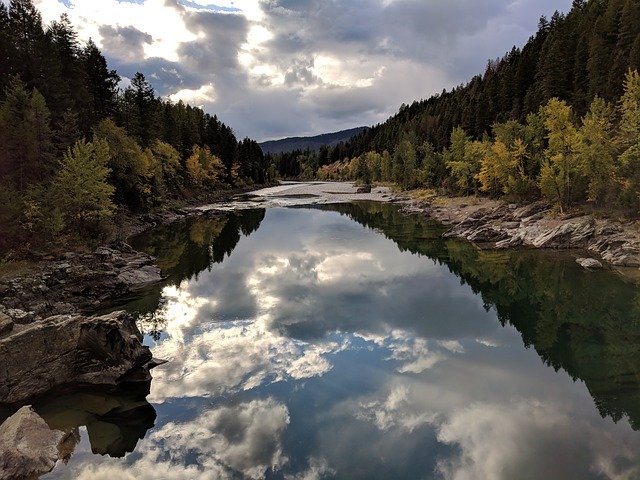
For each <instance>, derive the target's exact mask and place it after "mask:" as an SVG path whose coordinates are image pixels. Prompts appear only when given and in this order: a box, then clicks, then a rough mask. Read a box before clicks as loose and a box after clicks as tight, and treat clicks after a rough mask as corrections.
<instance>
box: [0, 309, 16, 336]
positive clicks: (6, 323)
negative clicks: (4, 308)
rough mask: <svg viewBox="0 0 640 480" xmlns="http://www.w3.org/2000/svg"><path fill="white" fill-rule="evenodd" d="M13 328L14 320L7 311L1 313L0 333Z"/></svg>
mask: <svg viewBox="0 0 640 480" xmlns="http://www.w3.org/2000/svg"><path fill="white" fill-rule="evenodd" d="M11 330H13V320H11V317H9V315H7V314H5V313H0V335H4V334H5V333H9V332H11Z"/></svg>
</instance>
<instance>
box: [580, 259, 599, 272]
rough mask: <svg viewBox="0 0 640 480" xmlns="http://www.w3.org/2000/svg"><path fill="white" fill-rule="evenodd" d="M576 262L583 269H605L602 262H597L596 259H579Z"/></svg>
mask: <svg viewBox="0 0 640 480" xmlns="http://www.w3.org/2000/svg"><path fill="white" fill-rule="evenodd" d="M576 262H577V264H578V265H580V266H581V267H582V268H586V269H588V270H597V269H600V268H603V265H602V262H600V261H598V260H596V259H595V258H577V259H576Z"/></svg>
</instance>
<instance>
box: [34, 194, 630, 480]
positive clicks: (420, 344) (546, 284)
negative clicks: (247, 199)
mask: <svg viewBox="0 0 640 480" xmlns="http://www.w3.org/2000/svg"><path fill="white" fill-rule="evenodd" d="M296 203H300V202H296ZM442 232H443V229H442V227H441V226H440V225H438V224H436V223H432V222H429V221H427V220H425V219H424V218H422V217H419V216H406V215H402V214H401V213H400V212H399V211H398V207H397V206H395V205H392V204H384V203H374V202H353V203H347V204H340V205H315V206H302V205H296V206H295V207H289V208H287V207H274V208H267V209H260V208H251V209H244V210H235V211H230V212H227V213H224V214H219V215H213V216H212V215H209V216H202V217H197V218H192V219H189V220H184V221H182V222H178V223H176V224H172V225H171V226H168V227H160V228H158V229H155V230H153V231H151V232H148V233H146V234H144V235H143V236H141V237H139V238H137V239H136V240H135V245H134V247H136V248H140V249H144V250H145V251H147V252H149V253H152V254H154V255H156V256H157V257H158V260H159V264H160V266H161V267H162V268H163V271H164V272H166V273H167V274H168V275H169V276H168V278H167V280H166V281H165V282H164V283H163V284H162V285H160V286H156V287H154V288H151V289H149V290H147V291H146V292H145V294H144V295H142V296H141V297H140V298H137V299H133V300H130V301H127V302H126V303H125V304H124V305H122V306H121V308H125V309H127V310H129V311H131V312H134V313H135V314H136V315H137V316H138V318H139V325H140V328H141V329H142V330H143V331H144V333H145V342H146V344H147V345H149V346H150V347H151V348H152V351H153V353H154V356H156V357H159V358H163V359H166V360H168V361H169V363H167V364H165V365H163V366H160V367H157V368H156V369H155V370H154V371H153V376H154V379H153V381H152V383H151V387H150V393H149V395H148V396H147V397H146V400H145V399H142V398H129V399H124V400H123V399H122V398H109V397H105V396H100V395H90V394H84V395H81V396H74V397H73V398H66V399H58V400H57V401H55V402H54V401H50V402H45V403H44V404H42V405H39V406H37V410H38V411H39V413H41V414H42V415H43V417H45V419H47V421H48V422H49V423H50V424H52V423H53V424H55V425H58V426H60V425H62V426H64V425H68V426H72V425H73V426H78V425H81V426H80V428H78V429H77V433H76V437H75V443H76V444H75V445H72V446H71V447H70V450H72V451H73V452H74V453H73V454H71V453H69V455H68V460H67V462H66V463H60V464H59V465H57V466H56V468H55V469H54V470H53V472H51V473H50V474H47V475H45V476H44V477H43V478H45V479H125V480H126V479H132V480H133V479H135V480H143V479H159V478H162V479H218V478H221V479H222V478H230V479H235V478H255V479H259V478H267V479H320V478H341V479H342V478H347V479H358V478H362V479H365V478H366V479H430V478H446V479H516V478H517V479H527V478H530V479H556V478H557V479H573V478H575V479H590V478H593V479H603V478H638V477H640V433H639V432H638V431H637V430H638V428H640V389H639V381H640V376H639V373H640V368H639V367H640V295H639V293H640V289H638V287H637V285H635V284H634V283H633V282H630V281H628V280H626V279H625V278H623V277H621V276H619V275H617V274H615V273H613V272H610V271H596V272H586V271H583V270H581V269H580V267H578V266H577V265H576V264H575V262H574V261H573V259H572V257H569V256H566V255H564V254H560V253H549V252H534V251H529V250H514V251H499V252H496V251H483V250H480V249H478V248H476V247H475V246H473V245H472V244H469V243H465V242H460V241H456V240H444V239H443V238H442V237H441V234H442ZM69 419H73V420H72V421H71V420H69ZM56 422H57V423H56ZM65 422H67V423H65Z"/></svg>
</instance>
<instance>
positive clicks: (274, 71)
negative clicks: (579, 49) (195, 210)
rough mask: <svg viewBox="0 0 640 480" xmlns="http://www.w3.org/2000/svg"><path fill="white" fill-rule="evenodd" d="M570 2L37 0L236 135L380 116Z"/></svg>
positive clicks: (312, 131) (310, 131) (123, 67)
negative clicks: (226, 126)
mask: <svg viewBox="0 0 640 480" xmlns="http://www.w3.org/2000/svg"><path fill="white" fill-rule="evenodd" d="M571 3H572V0H481V1H479V0H235V1H232V0H217V1H216V3H215V4H213V3H211V2H209V1H207V0H127V1H119V0H99V1H97V0H34V4H35V5H36V6H37V7H38V8H39V9H40V11H41V12H42V15H43V19H44V21H45V22H46V23H49V22H50V21H52V20H55V19H57V18H58V17H59V16H60V14H62V13H67V14H68V15H69V17H70V19H71V21H72V23H73V24H74V25H75V26H76V28H77V31H78V33H79V37H80V39H82V40H87V39H89V38H92V39H93V40H94V42H96V44H97V45H98V46H99V47H100V48H101V50H102V52H103V54H104V55H105V56H106V58H107V60H108V62H109V65H110V67H111V68H115V69H116V70H117V71H118V73H119V74H120V75H121V76H122V78H123V82H122V85H123V86H125V85H126V84H127V82H128V79H130V78H132V77H133V75H134V74H135V72H136V71H140V72H142V73H144V74H145V76H146V77H147V79H148V80H149V81H150V83H151V84H152V85H153V87H154V88H155V90H156V93H157V94H158V95H161V96H162V97H164V98H170V99H171V100H173V101H178V100H183V101H185V102H188V103H190V104H192V105H197V106H200V107H202V108H203V109H204V110H205V111H207V112H209V113H211V114H216V115H218V118H220V119H221V120H222V121H223V122H225V123H227V124H228V125H229V126H231V127H232V128H233V129H234V131H235V133H236V135H237V136H238V137H245V136H249V137H251V138H254V139H256V140H258V141H264V140H271V139H277V138H282V137H288V136H304V135H316V134H321V133H327V132H334V131H338V130H342V129H346V128H352V127H357V126H362V125H373V124H376V123H379V122H383V121H384V120H386V119H387V118H388V117H389V116H390V115H393V114H394V113H395V112H396V111H397V110H398V108H399V106H400V105H401V104H402V103H411V102H413V101H414V100H419V99H422V98H427V97H429V96H431V95H433V94H435V93H439V92H441V91H442V90H443V89H444V88H446V89H450V88H452V87H454V86H456V85H459V84H461V83H465V82H466V81H468V80H469V79H470V78H471V77H472V76H473V75H475V74H478V73H482V72H483V71H484V69H485V66H486V64H487V61H488V60H489V59H495V58H497V57H501V56H502V55H504V54H505V53H506V52H507V51H508V50H510V49H511V47H512V46H513V45H518V46H521V45H523V44H524V43H525V42H526V41H527V39H528V38H529V37H530V36H531V35H532V34H534V33H535V31H536V29H537V25H538V20H539V18H540V16H541V15H546V16H548V17H550V16H551V15H552V14H553V12H554V11H555V10H560V11H563V12H566V11H568V10H569V9H570V7H571Z"/></svg>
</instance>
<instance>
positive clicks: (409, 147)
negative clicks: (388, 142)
mask: <svg viewBox="0 0 640 480" xmlns="http://www.w3.org/2000/svg"><path fill="white" fill-rule="evenodd" d="M393 180H394V181H395V182H396V183H397V184H398V185H400V186H401V187H402V188H403V189H404V190H408V189H410V188H413V187H415V186H416V181H417V176H416V150H415V148H414V147H413V144H412V143H411V141H410V140H409V139H404V140H402V141H400V143H398V145H396V148H395V149H394V151H393Z"/></svg>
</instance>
